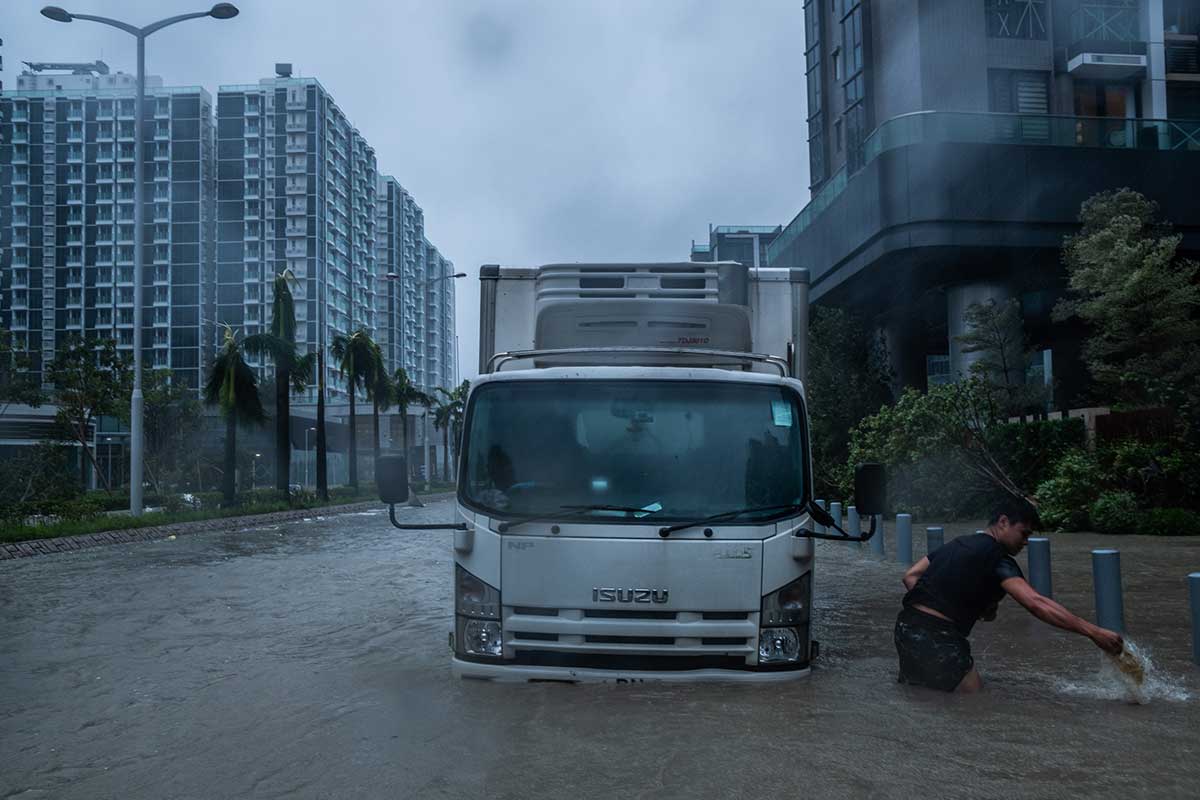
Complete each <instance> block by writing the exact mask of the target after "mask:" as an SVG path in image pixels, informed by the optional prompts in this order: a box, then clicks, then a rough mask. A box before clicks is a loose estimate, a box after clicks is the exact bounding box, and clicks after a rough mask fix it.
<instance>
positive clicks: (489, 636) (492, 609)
mask: <svg viewBox="0 0 1200 800" xmlns="http://www.w3.org/2000/svg"><path fill="white" fill-rule="evenodd" d="M454 612H455V617H454V643H455V647H456V649H458V651H459V652H461V653H464V654H466V655H471V656H489V657H491V658H500V657H501V656H502V655H504V628H503V627H502V626H501V624H500V590H499V589H497V588H496V587H495V586H491V585H489V584H487V583H484V582H483V581H481V580H480V579H479V578H477V577H475V576H474V575H472V574H471V573H469V572H467V571H466V570H465V569H463V568H462V567H461V566H460V565H458V564H455V565H454Z"/></svg>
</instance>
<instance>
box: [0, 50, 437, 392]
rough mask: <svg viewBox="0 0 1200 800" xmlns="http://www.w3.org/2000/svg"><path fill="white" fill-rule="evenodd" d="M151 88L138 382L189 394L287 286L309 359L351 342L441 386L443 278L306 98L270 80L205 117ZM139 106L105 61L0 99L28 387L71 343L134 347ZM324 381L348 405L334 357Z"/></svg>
mask: <svg viewBox="0 0 1200 800" xmlns="http://www.w3.org/2000/svg"><path fill="white" fill-rule="evenodd" d="M63 72H68V73H70V74H62V73H63ZM148 86H149V89H148V94H149V99H148V102H149V103H150V107H149V109H148V110H147V124H146V131H145V136H146V152H145V159H146V161H145V164H146V183H147V186H146V207H145V211H146V217H145V219H146V226H147V231H146V240H145V242H146V249H145V275H144V285H143V300H144V304H145V305H144V309H145V330H144V332H143V346H144V348H145V349H144V351H143V353H144V356H145V361H146V363H147V365H152V366H155V367H169V368H170V369H171V370H172V371H173V372H174V374H175V376H176V379H177V380H182V381H184V382H186V383H187V385H189V386H194V387H199V386H201V385H202V384H203V382H204V370H205V369H206V368H207V365H208V364H209V363H210V360H211V357H212V354H213V352H214V349H215V347H216V346H219V345H220V342H221V337H222V335H223V326H224V325H230V326H232V327H233V328H234V329H236V330H237V331H238V333H239V334H242V335H249V334H253V333H258V332H261V331H264V330H266V329H267V326H268V325H269V323H270V318H271V305H272V302H273V300H274V296H273V292H274V286H273V280H274V277H275V276H276V275H277V274H279V273H281V272H284V271H285V270H288V271H290V272H291V274H292V276H293V278H294V282H293V284H292V285H293V295H294V297H295V301H296V320H297V338H298V340H299V344H300V347H301V349H302V350H306V351H314V350H316V349H317V348H318V347H320V346H323V347H325V348H328V346H329V345H330V344H331V342H332V341H333V338H334V337H335V336H336V335H337V334H345V333H350V332H352V331H354V330H356V329H358V328H362V329H364V330H366V331H368V333H370V334H371V335H372V336H374V337H375V338H376V339H377V340H378V341H379V342H380V343H381V344H382V346H383V347H384V353H385V360H386V361H387V363H388V365H389V370H394V369H395V368H396V367H398V366H404V367H405V368H406V369H407V370H408V371H409V373H410V375H411V376H412V379H413V380H414V381H415V382H417V383H418V384H419V385H421V386H422V387H423V388H425V389H427V390H432V389H433V388H435V387H437V386H444V387H447V388H448V387H450V386H451V385H452V384H453V382H454V379H455V364H454V355H455V348H454V286H453V280H452V279H450V278H449V277H448V276H450V275H452V274H453V264H452V263H451V262H449V261H448V260H446V259H445V258H444V257H443V256H442V255H441V254H440V252H438V250H437V248H436V247H434V246H433V245H432V244H431V243H430V242H429V241H428V239H427V238H426V236H425V223H424V214H423V212H422V210H421V208H420V207H419V206H418V205H417V204H416V203H415V202H414V201H413V198H412V196H411V195H409V194H408V193H407V192H406V191H405V190H404V188H403V187H402V186H401V185H400V184H399V183H398V182H397V181H396V180H395V179H394V178H390V177H388V178H381V177H380V176H379V174H378V171H377V167H376V155H375V151H374V149H373V148H372V147H371V146H370V145H369V144H368V143H367V141H366V140H365V139H364V137H363V136H362V135H361V134H360V133H359V131H358V130H357V129H356V128H355V126H354V125H353V124H352V123H351V122H350V121H349V119H348V118H347V116H346V114H345V113H343V111H342V110H341V109H340V108H339V107H338V106H337V104H336V103H335V102H334V101H333V99H332V97H331V96H330V95H329V93H328V92H327V91H326V89H325V88H324V87H323V86H322V85H321V83H320V82H319V81H317V80H316V79H313V78H296V77H292V75H291V69H290V66H289V65H286V64H279V65H276V75H275V77H272V78H266V79H263V80H261V81H259V82H258V83H255V84H250V85H237V86H222V87H220V89H219V91H218V95H217V102H216V107H215V114H214V107H213V104H212V101H211V99H210V96H209V94H208V93H207V92H206V91H205V90H203V89H201V88H199V87H179V88H164V87H163V86H162V81H161V80H160V79H158V78H153V77H151V78H148ZM134 94H135V78H134V77H133V76H130V75H126V74H123V73H117V74H109V72H108V68H107V66H106V65H104V64H103V63H101V62H95V63H93V64H35V65H32V68H31V69H30V70H29V71H28V72H26V73H25V74H23V75H21V76H20V78H19V79H18V85H17V88H16V90H14V91H7V92H3V93H0V327H2V328H5V329H8V330H11V331H13V332H14V335H15V337H16V344H17V346H18V347H26V348H28V349H30V350H32V351H33V352H34V354H35V359H34V361H35V369H36V370H37V371H38V372H39V373H40V372H41V371H42V369H43V366H44V364H45V363H48V362H49V361H50V360H51V359H52V358H53V357H54V353H55V350H56V349H57V348H58V347H59V346H60V345H61V344H62V343H63V341H64V340H65V337H66V336H68V335H71V334H75V335H78V336H80V337H81V338H107V337H111V338H113V339H115V340H116V341H117V342H118V344H119V346H120V347H121V348H123V349H125V350H131V349H132V347H133V297H134V295H133V291H134V287H133V236H134V227H133V157H134V152H133V134H134ZM389 272H393V273H395V274H396V275H397V276H398V277H397V278H396V279H395V280H389V279H388V278H387V274H388V273H389ZM250 358H251V363H252V364H253V365H254V366H255V367H256V369H257V370H258V373H259V376H260V377H261V378H264V379H266V378H269V377H270V376H271V370H270V368H269V362H268V361H267V360H266V359H263V358H257V359H256V358H254V357H252V356H251V357H250ZM325 378H326V386H327V388H328V395H327V398H328V399H329V400H330V401H331V402H335V403H336V402H338V401H339V400H341V399H344V398H345V396H346V393H345V382H344V380H343V379H342V378H341V377H340V376H339V375H338V365H337V364H335V363H334V362H333V359H332V358H329V357H328V356H327V357H326V375H325ZM309 399H310V400H312V399H315V388H314V389H313V390H312V391H310V394H309Z"/></svg>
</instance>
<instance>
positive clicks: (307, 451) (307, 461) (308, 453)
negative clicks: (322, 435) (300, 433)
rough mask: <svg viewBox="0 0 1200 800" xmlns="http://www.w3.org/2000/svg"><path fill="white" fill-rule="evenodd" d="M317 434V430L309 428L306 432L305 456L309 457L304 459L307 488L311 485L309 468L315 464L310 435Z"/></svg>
mask: <svg viewBox="0 0 1200 800" xmlns="http://www.w3.org/2000/svg"><path fill="white" fill-rule="evenodd" d="M316 432H317V429H316V428H309V429H307V430H306V431H304V455H305V456H307V458H305V459H304V485H305V486H307V485H308V484H309V466H311V465H312V462H313V454H312V451H311V450H310V449H309V447H308V435H309V434H310V433H316Z"/></svg>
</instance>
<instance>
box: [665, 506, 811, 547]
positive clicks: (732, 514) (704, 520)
mask: <svg viewBox="0 0 1200 800" xmlns="http://www.w3.org/2000/svg"><path fill="white" fill-rule="evenodd" d="M807 508H808V505H807V504H806V503H782V504H780V505H776V506H750V507H748V508H736V509H734V510H732V511H722V512H721V513H720V514H713V515H712V516H710V517H701V518H700V519H694V520H692V521H691V522H680V523H679V524H677V525H668V526H667V527H665V528H659V529H658V535H659V536H661V537H663V538H664V539H665V538H666V537H668V536H670V535H671V534H672V533H673V532H675V531H681V530H684V529H685V528H695V527H696V526H698V525H707V524H708V523H710V522H727V521H728V520H731V519H737V518H738V517H741V516H744V515H746V514H755V513H760V514H761V513H763V512H765V511H804V510H806V509H807Z"/></svg>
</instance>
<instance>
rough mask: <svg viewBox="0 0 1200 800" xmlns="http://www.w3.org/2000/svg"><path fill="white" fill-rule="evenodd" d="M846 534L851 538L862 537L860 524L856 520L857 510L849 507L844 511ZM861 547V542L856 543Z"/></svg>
mask: <svg viewBox="0 0 1200 800" xmlns="http://www.w3.org/2000/svg"><path fill="white" fill-rule="evenodd" d="M846 533H848V534H850V535H851V536H862V523H861V522H860V521H859V519H858V509H857V508H855V507H854V506H850V507H849V508H847V509H846ZM856 544H857V545H858V546H859V547H862V542H856Z"/></svg>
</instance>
